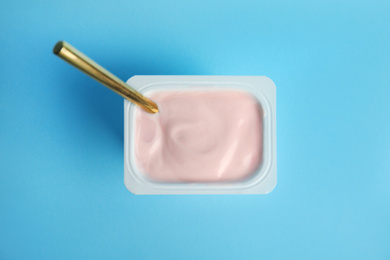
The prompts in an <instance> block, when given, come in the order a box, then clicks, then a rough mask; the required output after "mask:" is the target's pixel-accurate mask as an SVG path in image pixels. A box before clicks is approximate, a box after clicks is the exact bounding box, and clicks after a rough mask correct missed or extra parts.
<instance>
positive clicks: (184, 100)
mask: <svg viewBox="0 0 390 260" xmlns="http://www.w3.org/2000/svg"><path fill="white" fill-rule="evenodd" d="M127 84H129V85H131V86H132V87H133V88H135V89H136V90H138V91H139V92H141V93H142V94H143V95H145V96H146V97H149V98H150V99H152V100H153V101H155V102H156V103H157V105H158V106H159V112H158V113H157V114H148V113H146V112H144V111H142V110H141V109H139V108H138V107H136V106H135V105H133V104H132V103H130V102H129V101H127V100H125V103H124V121H125V129H124V146H125V149H124V150H125V152H124V156H125V157H124V163H125V165H124V168H125V176H124V181H125V185H126V187H127V188H128V189H129V190H130V191H131V192H133V193H135V194H266V193H269V192H270V191H272V190H273V189H274V187H275V186H276V88H275V85H274V83H273V82H272V80H270V79H269V78H267V77H264V76H134V77H132V78H130V79H129V80H128V81H127Z"/></svg>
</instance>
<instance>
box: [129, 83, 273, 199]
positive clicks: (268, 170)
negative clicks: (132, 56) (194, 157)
mask: <svg viewBox="0 0 390 260" xmlns="http://www.w3.org/2000/svg"><path fill="white" fill-rule="evenodd" d="M127 84H128V85H130V86H132V87H133V88H135V89H136V90H138V91H139V92H141V93H142V94H144V95H145V96H148V94H150V93H152V92H156V91H175V90H180V91H183V90H191V91H197V90H199V91H207V90H212V91H224V90H240V91H245V92H247V93H248V94H251V95H252V96H253V97H254V98H255V99H256V100H257V101H258V103H259V105H260V106H261V109H262V111H263V115H262V117H263V118H262V126H263V133H262V134H263V142H262V145H263V147H262V151H263V153H262V156H263V158H262V160H261V164H260V165H259V167H258V168H257V170H256V171H255V172H254V173H253V174H252V175H251V177H250V178H248V179H244V180H238V181H236V182H220V183H218V182H212V183H209V182H207V183H192V182H191V183H186V182H179V183H168V182H156V181H153V180H151V179H149V178H148V177H147V176H146V175H145V174H144V173H143V172H142V171H141V170H140V169H139V168H138V166H137V162H136V158H135V152H134V151H135V147H134V143H135V142H134V138H135V136H134V132H135V131H134V125H135V123H136V122H135V116H134V115H135V112H136V107H135V105H133V104H132V103H130V102H129V101H127V100H125V103H124V182H125V185H126V187H127V189H128V190H129V191H131V192H132V193H134V194H267V193H269V192H271V191H272V190H273V189H274V188H275V186H276V182H277V178H276V87H275V84H274V83H273V81H272V80H271V79H269V78H267V77H265V76H134V77H132V78H130V79H129V80H128V81H127Z"/></svg>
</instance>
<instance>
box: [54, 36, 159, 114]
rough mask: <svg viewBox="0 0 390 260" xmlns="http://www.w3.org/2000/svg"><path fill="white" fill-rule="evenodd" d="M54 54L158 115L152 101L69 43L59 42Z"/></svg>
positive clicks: (147, 110)
mask: <svg viewBox="0 0 390 260" xmlns="http://www.w3.org/2000/svg"><path fill="white" fill-rule="evenodd" d="M53 52H54V54H56V55H57V56H59V57H60V58H62V59H63V60H65V61H66V62H68V63H70V64H71V65H73V66H75V67H76V68H78V69H79V70H81V71H83V72H84V73H86V74H87V75H89V76H90V77H92V78H94V79H95V80H97V81H99V82H100V83H102V84H103V85H105V86H106V87H108V88H109V89H111V90H113V91H115V92H116V93H118V94H119V95H121V96H122V97H124V98H126V99H128V100H129V101H131V102H133V103H135V104H136V105H138V106H139V107H140V108H142V109H143V110H145V111H146V112H148V113H152V114H153V113H157V112H158V107H157V105H156V103H154V102H153V101H152V100H150V99H148V98H146V97H144V96H143V95H142V94H141V93H139V92H138V91H136V90H135V89H133V88H131V87H130V86H129V85H127V84H126V83H124V82H123V81H122V80H120V79H119V78H117V77H116V76H114V75H113V74H112V73H110V72H109V71H107V70H106V69H104V68H103V67H102V66H100V65H99V64H97V63H96V62H94V61H93V60H91V59H90V58H88V57H87V56H85V55H84V54H83V53H81V52H80V51H79V50H77V49H76V48H74V47H73V46H72V45H70V44H69V43H67V42H64V41H60V42H58V43H57V44H56V45H55V46H54V49H53Z"/></svg>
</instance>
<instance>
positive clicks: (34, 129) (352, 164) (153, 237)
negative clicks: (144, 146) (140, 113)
mask: <svg viewBox="0 0 390 260" xmlns="http://www.w3.org/2000/svg"><path fill="white" fill-rule="evenodd" d="M389 14H390V2H389V1H339V0H337V1H336V0H326V1H325V0H324V1H282V0H277V1H255V0H243V1H216V0H196V1H177V0H166V1H151V0H143V1H141V0H139V1H138V0H137V1H125V0H123V1H120V0H114V1H93V0H86V1H75V0H72V1H58V0H55V1H41V0H39V1H25V0H12V1H5V0H2V1H1V8H0V87H1V88H0V156H1V157H0V199H1V204H0V259H390V119H389V115H390V33H389V28H390V18H389ZM58 40H66V41H68V42H70V43H71V44H73V45H74V46H76V47H77V48H79V49H80V50H82V51H83V52H85V53H86V54H87V55H89V56H90V57H92V58H93V59H95V60H96V61H97V62H99V63H100V64H102V65H103V66H105V67H107V68H108V69H109V70H111V71H112V72H114V73H115V74H117V75H118V76H119V77H120V78H122V79H123V80H126V79H127V78H129V77H130V76H132V75H136V74H138V75H140V74H151V75H153V74H157V75H158V74H163V75H164V74H167V75H168V74H173V75H174V74H176V75H266V76H268V77H270V78H271V79H273V80H274V82H275V84H276V86H277V95H278V96H277V102H278V115H277V127H278V129H277V132H278V185H277V187H276V189H275V190H274V191H273V192H272V193H270V194H269V195H265V196H252V195H250V196H233V195H231V196H135V195H133V194H131V193H130V192H129V191H127V190H126V188H125V186H124V184H123V111H122V110H123V102H122V98H121V97H119V96H117V95H116V94H114V93H111V92H110V91H109V90H108V89H106V88H104V87H102V86H101V85H99V83H97V82H95V81H93V80H92V79H90V78H88V77H87V76H85V75H84V74H82V73H80V72H79V71H77V70H76V69H74V68H73V67H71V66H69V65H68V64H66V63H65V62H63V61H62V60H60V59H59V58H57V57H55V56H54V55H53V54H52V48H53V46H54V44H55V43H56V42H57V41H58Z"/></svg>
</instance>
